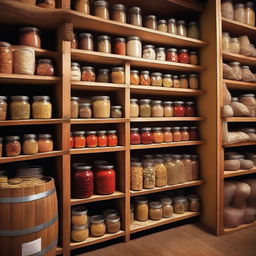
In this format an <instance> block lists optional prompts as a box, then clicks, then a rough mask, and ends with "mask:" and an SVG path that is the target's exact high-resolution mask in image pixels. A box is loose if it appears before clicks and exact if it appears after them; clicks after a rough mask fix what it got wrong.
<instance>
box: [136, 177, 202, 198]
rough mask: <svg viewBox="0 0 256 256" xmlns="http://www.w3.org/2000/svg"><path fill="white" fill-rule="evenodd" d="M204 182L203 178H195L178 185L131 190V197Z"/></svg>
mask: <svg viewBox="0 0 256 256" xmlns="http://www.w3.org/2000/svg"><path fill="white" fill-rule="evenodd" d="M203 183H204V182H203V180H193V181H190V182H185V183H182V184H177V185H170V186H165V187H161V188H154V189H143V190H141V191H133V190H131V197H133V196H141V195H147V194H153V193H158V192H163V191H169V190H174V189H180V188H187V187H194V186H199V185H202V184H203Z"/></svg>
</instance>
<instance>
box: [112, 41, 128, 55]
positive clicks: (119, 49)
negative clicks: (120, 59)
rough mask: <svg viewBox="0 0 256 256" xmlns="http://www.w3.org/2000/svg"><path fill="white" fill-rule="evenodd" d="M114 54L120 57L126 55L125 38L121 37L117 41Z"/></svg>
mask: <svg viewBox="0 0 256 256" xmlns="http://www.w3.org/2000/svg"><path fill="white" fill-rule="evenodd" d="M114 53H115V54H119V55H126V41H125V38H122V37H119V38H116V39H115V45H114Z"/></svg>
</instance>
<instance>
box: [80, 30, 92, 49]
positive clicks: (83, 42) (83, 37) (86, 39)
mask: <svg viewBox="0 0 256 256" xmlns="http://www.w3.org/2000/svg"><path fill="white" fill-rule="evenodd" d="M79 48H80V49H82V50H87V51H93V35H92V34H90V33H82V34H80V35H79Z"/></svg>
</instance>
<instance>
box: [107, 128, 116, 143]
mask: <svg viewBox="0 0 256 256" xmlns="http://www.w3.org/2000/svg"><path fill="white" fill-rule="evenodd" d="M116 133H117V131H116V130H110V131H108V147H116V146H117V145H118V137H117V135H116Z"/></svg>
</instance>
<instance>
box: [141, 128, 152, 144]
mask: <svg viewBox="0 0 256 256" xmlns="http://www.w3.org/2000/svg"><path fill="white" fill-rule="evenodd" d="M141 142H142V144H152V143H153V134H152V129H151V128H148V127H144V128H142V129H141Z"/></svg>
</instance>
